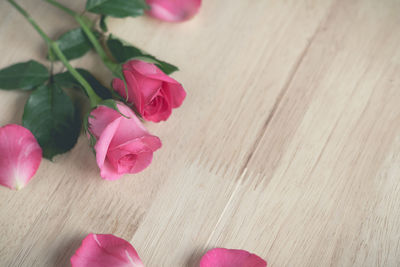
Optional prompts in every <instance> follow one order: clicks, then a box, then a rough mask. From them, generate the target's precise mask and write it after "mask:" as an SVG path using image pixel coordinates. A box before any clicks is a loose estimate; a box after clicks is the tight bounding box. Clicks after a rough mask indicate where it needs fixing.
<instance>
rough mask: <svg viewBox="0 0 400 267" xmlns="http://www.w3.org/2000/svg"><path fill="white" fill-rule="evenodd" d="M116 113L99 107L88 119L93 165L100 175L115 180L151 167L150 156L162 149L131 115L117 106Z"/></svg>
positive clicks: (127, 108) (121, 105) (119, 105)
mask: <svg viewBox="0 0 400 267" xmlns="http://www.w3.org/2000/svg"><path fill="white" fill-rule="evenodd" d="M117 107H118V110H119V111H120V113H122V114H123V115H124V116H122V115H121V114H120V113H119V112H118V111H116V110H114V109H112V108H109V107H106V106H99V107H97V108H96V109H94V110H93V111H92V112H91V113H90V116H89V133H90V134H92V135H93V136H94V137H95V138H96V145H95V146H94V149H95V151H96V161H97V165H98V166H99V168H100V175H101V177H102V178H104V179H106V180H116V179H118V178H120V177H121V176H122V175H123V174H125V173H137V172H140V171H142V170H144V169H145V168H146V167H147V166H149V165H150V163H151V161H152V159H153V152H154V151H156V150H157V149H159V148H160V147H161V141H160V139H159V138H158V137H156V136H153V135H150V134H149V132H148V131H147V130H146V128H144V126H143V124H142V123H141V122H140V120H139V119H138V118H137V117H136V115H135V114H134V113H133V111H132V110H131V109H130V108H129V107H127V106H125V105H123V104H122V103H118V104H117Z"/></svg>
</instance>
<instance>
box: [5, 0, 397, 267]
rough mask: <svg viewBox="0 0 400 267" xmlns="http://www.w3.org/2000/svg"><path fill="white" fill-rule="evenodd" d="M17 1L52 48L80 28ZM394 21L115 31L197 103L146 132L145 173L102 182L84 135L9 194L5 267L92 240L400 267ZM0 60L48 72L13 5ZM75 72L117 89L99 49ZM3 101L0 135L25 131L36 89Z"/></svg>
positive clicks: (63, 258) (305, 6) (386, 17)
mask: <svg viewBox="0 0 400 267" xmlns="http://www.w3.org/2000/svg"><path fill="white" fill-rule="evenodd" d="M19 2H20V3H21V4H23V5H24V6H26V7H27V9H28V10H29V11H30V12H31V14H32V16H33V17H35V18H37V21H38V22H39V23H40V24H41V25H43V26H44V28H45V30H46V31H47V32H48V33H49V34H50V35H51V36H52V37H57V36H58V35H59V34H60V33H62V32H63V31H65V30H67V29H69V28H73V27H75V26H76V24H75V23H74V22H73V21H72V20H71V19H70V18H68V17H67V16H65V15H64V14H62V13H60V12H59V11H57V10H55V9H54V8H52V7H51V6H49V5H47V4H45V3H44V2H43V1H39V0H32V1H22V0H20V1H19ZM63 2H65V3H66V4H67V5H69V6H71V7H73V8H76V9H77V10H81V9H82V8H83V5H84V3H81V2H82V1H67V0H64V1H63ZM399 12H400V3H399V2H398V1H396V0H382V1H376V0H352V1H346V0H302V1H298V0H297V1H296V0H285V1H282V0H280V1H279V0H272V1H263V0H252V1H238V0H235V1H229V0H220V1H204V3H203V7H202V10H201V12H200V14H199V15H198V16H197V17H196V18H195V19H193V20H192V21H190V22H187V23H183V24H168V23H161V22H157V21H155V20H152V19H149V18H138V19H124V20H120V19H113V20H111V21H110V28H111V31H112V32H113V33H115V34H116V35H117V36H120V37H122V38H124V39H126V40H129V41H130V42H133V43H135V44H136V45H138V46H140V47H142V48H145V50H147V51H148V52H150V53H153V54H155V55H156V56H158V57H160V58H163V59H165V60H167V61H170V62H172V63H175V64H177V65H178V66H179V67H180V69H181V71H180V72H178V73H176V74H174V75H173V76H174V78H176V79H177V80H179V81H180V82H182V83H183V85H184V87H185V88H186V90H187V91H188V97H187V99H186V100H185V103H184V105H183V106H182V107H181V108H180V109H178V110H176V111H175V112H174V114H173V116H172V117H171V119H170V120H168V121H167V122H165V123H160V124H151V123H148V124H147V125H146V126H147V127H148V128H149V130H150V131H151V132H153V133H154V134H156V135H158V136H160V138H161V139H162V141H163V149H161V150H160V151H159V152H157V153H156V155H155V159H154V162H153V164H152V165H151V167H150V168H148V169H147V170H146V171H144V172H143V173H141V174H138V175H127V176H125V177H124V178H123V179H121V180H118V181H115V182H107V181H103V180H101V179H100V177H99V174H98V170H97V167H96V164H95V160H94V156H93V155H92V153H91V151H90V150H89V149H88V142H87V140H86V139H85V137H83V136H82V137H81V138H80V140H79V143H78V145H77V146H76V147H75V148H74V149H73V151H71V152H70V153H67V154H65V155H61V156H59V157H57V158H56V160H55V162H54V163H51V162H48V161H43V163H42V165H41V167H40V169H39V171H38V173H37V174H36V177H35V179H33V180H32V182H31V183H30V184H29V186H27V187H26V188H24V189H23V190H22V191H19V192H14V191H10V190H8V189H5V188H0V265H1V266H69V258H70V257H71V255H72V254H73V253H74V251H75V250H76V249H77V248H78V247H79V244H80V242H81V240H82V238H84V236H85V235H86V234H88V233H90V232H95V233H113V234H116V235H118V236H120V237H122V238H125V239H127V240H129V241H130V242H131V243H132V244H133V245H134V246H135V248H136V249H137V250H138V252H139V254H140V256H141V258H142V260H143V261H144V262H145V263H146V266H198V261H199V259H200V257H201V255H202V254H204V253H205V251H207V249H210V248H213V247H229V248H241V249H246V250H249V251H252V252H254V253H257V254H258V255H260V256H262V257H263V258H265V259H266V260H267V261H268V262H269V266H399V265H400V242H399V240H400V104H399V103H400V75H399V74H400V51H399V49H398V47H399V46H400V31H399V27H400V17H399V16H398V14H399ZM55 22H57V23H55ZM0 51H2V52H3V53H2V54H3V55H2V57H1V60H0V68H1V67H5V66H7V65H9V64H11V63H15V62H19V61H24V60H28V59H31V58H33V59H37V60H40V61H42V62H46V61H45V60H44V59H45V54H46V48H45V46H44V44H43V42H42V41H41V40H40V38H39V37H38V36H37V34H36V33H35V32H33V30H32V29H31V28H30V26H29V25H28V24H27V23H26V22H25V21H24V20H23V19H22V17H20V16H19V14H17V13H16V12H15V11H14V10H12V9H11V7H10V6H9V5H8V4H7V3H6V2H1V3H0ZM73 63H74V65H76V66H85V67H87V68H89V69H90V70H91V71H92V72H93V73H94V74H96V76H98V77H101V78H102V80H103V82H104V83H105V84H108V83H109V82H110V80H111V78H112V76H111V75H110V74H109V73H108V72H107V70H106V69H105V68H104V67H103V66H102V65H101V63H100V62H99V59H98V58H97V57H96V55H95V54H94V53H89V54H88V55H87V56H85V57H84V58H83V59H80V60H76V61H74V62H73ZM55 69H56V70H57V71H60V70H62V66H61V65H56V66H55ZM0 96H1V97H0V106H1V108H2V112H1V113H0V124H1V125H4V124H7V123H20V122H21V115H22V107H23V104H24V102H25V101H26V98H27V94H26V93H21V92H8V91H0Z"/></svg>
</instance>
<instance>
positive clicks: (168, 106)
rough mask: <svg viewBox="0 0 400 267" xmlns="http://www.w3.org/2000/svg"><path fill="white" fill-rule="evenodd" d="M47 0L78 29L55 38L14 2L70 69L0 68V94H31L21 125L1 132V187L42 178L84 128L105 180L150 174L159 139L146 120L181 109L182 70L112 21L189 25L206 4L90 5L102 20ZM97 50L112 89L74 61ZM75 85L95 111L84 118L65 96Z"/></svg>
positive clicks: (151, 0) (54, 60)
mask: <svg viewBox="0 0 400 267" xmlns="http://www.w3.org/2000/svg"><path fill="white" fill-rule="evenodd" d="M44 1H46V2H48V3H49V4H51V5H53V6H54V7H56V8H59V9H61V10H62V11H65V12H66V13H68V14H69V15H71V16H72V17H73V18H74V19H75V20H76V22H77V23H78V24H79V27H78V28H75V29H71V30H69V31H67V32H66V33H64V34H62V35H61V36H60V37H59V38H58V39H56V40H52V39H51V38H50V37H49V36H47V35H46V34H45V33H44V31H43V30H42V29H41V28H40V26H39V25H38V24H37V23H36V22H35V20H33V19H32V18H31V17H30V16H29V14H28V13H27V12H26V11H25V10H24V9H23V8H22V7H21V6H20V5H19V4H17V3H16V2H15V1H14V0H8V2H9V3H10V4H11V5H12V6H14V7H15V8H16V9H17V10H18V11H19V12H20V13H21V14H22V15H23V16H25V17H26V18H27V20H28V21H29V22H30V23H31V24H32V26H33V27H34V29H35V30H37V32H38V33H39V34H40V36H41V37H42V38H43V40H44V41H45V42H46V44H47V45H48V48H49V49H48V51H49V53H48V55H47V58H48V59H49V60H50V62H51V66H53V64H59V62H61V63H62V64H64V66H65V67H66V69H67V71H66V72H62V73H53V72H52V70H53V68H52V67H51V68H50V69H48V68H47V67H46V66H45V65H43V64H41V63H39V62H37V61H34V60H29V61H26V62H21V63H17V64H14V65H11V66H9V67H6V68H4V69H1V70H0V89H3V90H25V91H28V92H30V96H29V98H28V100H27V102H26V104H25V107H24V114H23V118H22V126H19V125H16V124H12V125H6V126H4V127H1V128H0V185H3V186H6V187H9V188H11V189H21V188H22V187H24V186H25V185H26V184H27V183H28V182H29V181H30V180H31V178H32V177H33V175H34V174H35V173H36V171H37V169H38V167H39V165H40V162H41V159H42V156H43V157H44V158H47V159H52V158H53V157H54V156H56V155H58V154H62V153H65V152H67V151H69V150H71V149H72V148H73V147H74V146H75V144H76V142H77V139H78V137H79V135H80V132H81V127H82V126H83V127H84V130H85V131H86V133H87V136H88V137H89V139H90V145H91V146H92V147H93V150H94V152H95V154H96V162H97V165H98V166H99V168H100V175H101V177H102V178H103V179H106V180H115V179H118V178H120V177H121V176H122V175H123V174H126V173H137V172H140V171H142V170H144V169H145V168H146V167H148V166H149V164H150V163H151V162H152V159H153V153H154V152H155V151H156V150H158V149H159V148H160V147H161V141H160V139H159V138H158V137H156V136H154V135H151V134H150V133H149V132H148V131H147V130H146V128H145V127H144V125H143V123H142V121H151V122H156V123H157V122H160V121H166V120H167V119H168V118H169V117H170V116H171V114H172V110H173V109H175V108H178V107H180V106H181V105H182V103H183V101H184V99H185V97H186V92H185V90H184V89H183V87H182V85H181V84H180V83H179V82H177V81H176V80H174V79H173V78H171V77H170V76H169V75H170V74H172V73H173V72H174V71H177V70H178V68H177V67H176V66H174V65H172V64H170V63H167V62H165V61H162V60H159V59H158V58H156V57H154V56H152V55H150V54H148V53H146V52H144V51H143V50H141V49H139V48H137V47H135V46H133V45H130V44H128V43H127V42H125V41H123V40H121V39H119V38H116V37H115V36H114V35H112V34H110V33H109V32H108V27H107V18H108V17H116V18H124V17H129V16H130V17H136V16H140V15H143V14H148V15H150V16H152V17H154V18H157V19H160V20H164V21H170V22H178V21H184V20H188V19H190V18H191V17H193V16H194V15H195V14H196V13H197V12H198V10H199V7H200V5H201V0H182V1H168V0H148V1H145V0H135V1H132V2H129V3H128V2H127V3H126V4H122V2H120V1H111V0H104V1H97V0H87V2H86V8H85V9H86V11H87V12H91V13H94V14H98V15H99V18H98V19H97V21H98V23H96V22H95V21H91V20H90V19H89V18H88V17H86V16H85V15H81V13H80V12H76V11H74V10H71V9H69V8H68V7H66V6H64V5H62V4H60V3H59V2H56V1H55V0H44ZM91 49H94V50H95V51H96V52H97V53H98V55H99V56H100V58H101V59H102V61H103V62H104V64H105V66H106V67H107V68H108V69H109V70H110V71H111V72H112V73H113V75H114V76H115V78H114V79H113V80H112V83H111V82H110V84H112V87H111V88H107V87H106V86H104V85H102V84H101V83H100V82H99V81H98V80H97V79H96V78H95V77H94V76H93V75H92V74H91V73H90V71H88V70H85V69H80V68H73V67H72V66H71V64H70V63H69V61H70V60H74V59H76V58H79V57H81V56H83V55H85V54H86V53H87V52H88V51H89V50H91ZM106 51H107V52H106ZM71 88H78V89H81V90H82V92H84V94H85V95H86V96H87V97H88V98H89V102H90V105H91V110H90V112H89V113H88V114H87V115H86V116H85V115H84V114H80V111H81V110H85V108H82V107H79V105H78V104H77V103H74V101H73V100H72V99H71V98H70V97H69V94H67V93H66V90H69V89H71ZM80 102H82V101H80Z"/></svg>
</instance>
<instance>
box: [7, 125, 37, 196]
mask: <svg viewBox="0 0 400 267" xmlns="http://www.w3.org/2000/svg"><path fill="white" fill-rule="evenodd" d="M41 160H42V149H41V148H40V146H39V144H38V142H37V141H36V139H35V137H34V136H33V134H32V133H31V132H30V131H29V130H28V129H26V128H24V127H22V126H20V125H16V124H9V125H6V126H3V127H1V128H0V184H1V185H3V186H6V187H8V188H10V189H16V190H19V189H21V188H22V187H24V186H25V185H26V184H28V182H29V181H30V180H31V179H32V177H33V176H34V175H35V173H36V171H37V169H38V168H39V165H40V162H41Z"/></svg>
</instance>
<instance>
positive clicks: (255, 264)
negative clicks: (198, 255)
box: [200, 248, 267, 267]
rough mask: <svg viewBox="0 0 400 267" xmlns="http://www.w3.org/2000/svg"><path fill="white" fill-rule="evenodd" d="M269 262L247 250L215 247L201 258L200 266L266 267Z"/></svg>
mask: <svg viewBox="0 0 400 267" xmlns="http://www.w3.org/2000/svg"><path fill="white" fill-rule="evenodd" d="M266 266H267V262H266V261H264V260H263V259H261V258H260V257H258V256H257V255H255V254H251V253H249V252H247V251H245V250H238V249H226V248H214V249H211V250H209V251H208V252H207V253H206V254H205V255H204V256H203V258H202V259H201V261H200V267H266Z"/></svg>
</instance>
